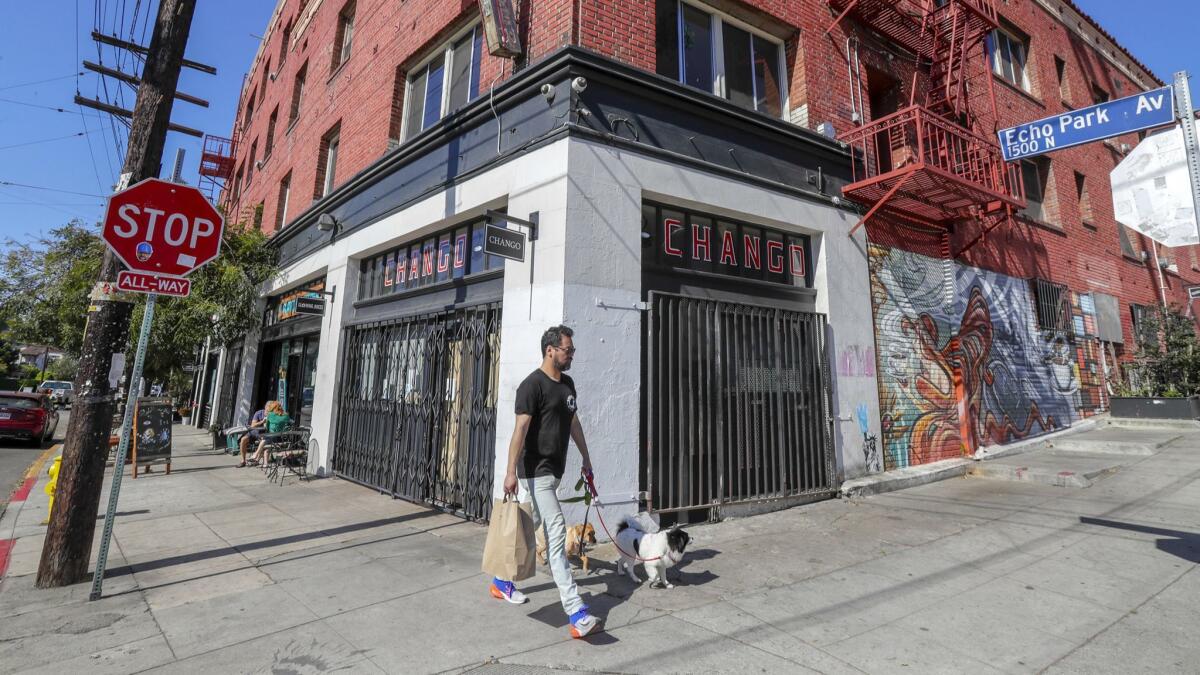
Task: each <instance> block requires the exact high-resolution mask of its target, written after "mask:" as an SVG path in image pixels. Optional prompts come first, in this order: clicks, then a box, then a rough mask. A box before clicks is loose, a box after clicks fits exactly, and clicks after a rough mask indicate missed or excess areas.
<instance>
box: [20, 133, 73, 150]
mask: <svg viewBox="0 0 1200 675" xmlns="http://www.w3.org/2000/svg"><path fill="white" fill-rule="evenodd" d="M90 133H91V132H90V131H80V132H78V133H74V134H69V135H66V136H55V137H54V138H42V139H39V140H36V141H26V142H24V143H15V144H13V145H0V150H11V149H12V148H23V147H25V146H27V145H37V144H39V143H49V142H51V141H61V140H64V139H67V138H75V137H77V136H86V135H88V134H90Z"/></svg>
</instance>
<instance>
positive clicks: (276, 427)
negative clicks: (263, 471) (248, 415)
mask: <svg viewBox="0 0 1200 675" xmlns="http://www.w3.org/2000/svg"><path fill="white" fill-rule="evenodd" d="M266 411H267V434H266V435H265V436H263V438H262V439H261V440H260V441H259V442H258V449H257V450H255V451H254V461H256V462H258V463H259V464H262V463H264V462H266V460H267V451H266V447H267V442H268V441H272V440H274V439H273V438H271V435H272V434H278V433H281V432H283V431H285V430H286V429H287V428H288V425H290V424H291V422H292V418H290V417H288V414H287V413H286V412H284V410H283V404H282V403H280V402H279V401H269V402H268V403H267V407H266Z"/></svg>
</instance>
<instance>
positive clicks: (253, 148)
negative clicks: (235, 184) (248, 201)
mask: <svg viewBox="0 0 1200 675" xmlns="http://www.w3.org/2000/svg"><path fill="white" fill-rule="evenodd" d="M257 154H258V139H257V138H256V139H254V142H253V143H251V144H250V155H249V156H247V157H246V183H247V184H249V183H250V181H251V179H253V178H254V156H255V155H257Z"/></svg>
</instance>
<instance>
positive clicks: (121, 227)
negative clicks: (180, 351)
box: [88, 178, 224, 600]
mask: <svg viewBox="0 0 1200 675" xmlns="http://www.w3.org/2000/svg"><path fill="white" fill-rule="evenodd" d="M223 230H224V220H223V219H222V218H221V215H220V214H219V213H218V212H217V211H216V209H214V208H212V205H211V204H209V203H208V201H207V200H206V199H204V196H203V195H202V194H200V192H199V191H198V190H196V189H195V188H192V187H188V186H185V185H179V184H177V183H169V182H167V181H162V180H158V179H156V178H153V179H148V180H144V181H141V182H140V183H138V184H137V185H134V186H132V187H130V188H128V189H126V190H122V191H121V192H118V193H117V194H115V195H113V196H112V198H110V199H109V202H108V208H107V209H106V211H105V218H104V227H103V228H102V230H101V238H102V239H104V242H105V243H106V244H108V246H109V248H110V249H111V250H112V252H113V253H114V254H115V255H116V256H117V257H118V258H120V259H121V261H122V262H124V263H125V264H126V265H127V266H129V267H130V268H131V269H133V270H134V271H135V272H138V273H141V274H142V275H150V276H153V277H160V279H161V280H176V281H182V280H181V279H180V278H179V276H170V277H167V276H161V275H164V273H165V274H171V275H180V276H182V275H186V274H190V273H191V272H193V271H194V270H196V268H198V267H200V266H202V265H204V264H205V263H207V262H208V261H210V260H212V259H213V258H215V257H216V256H217V253H218V252H219V251H220V248H221V235H222V232H223ZM122 274H125V273H122ZM156 289H157V286H156V287H155V290H156ZM157 299H158V293H157V292H153V291H152V292H150V293H149V294H148V295H147V298H146V309H145V313H144V314H143V315H142V329H141V332H140V333H139V334H138V345H137V355H136V356H135V357H134V361H133V372H132V373H131V374H130V378H129V382H128V383H127V392H126V396H125V414H124V417H123V418H122V420H121V436H120V442H119V444H118V445H117V457H116V460H115V461H114V464H113V467H114V471H113V479H112V486H111V487H110V488H109V493H108V512H107V515H106V516H105V518H104V531H103V532H102V533H101V535H100V550H99V551H98V552H97V553H96V570H95V573H94V574H93V576H92V591H91V593H90V595H89V596H88V597H89V599H91V600H99V599H100V598H101V597H102V595H103V592H104V571H105V569H106V568H107V567H108V550H109V546H110V545H111V543H112V530H113V521H114V520H115V519H116V515H117V500H118V497H119V495H120V493H121V479H122V477H124V475H125V458H126V457H127V456H128V453H129V442H130V439H131V437H132V434H133V413H134V410H135V408H136V407H137V399H138V394H139V393H140V391H141V388H142V369H143V366H144V365H145V363H146V348H147V346H148V345H149V342H150V327H151V325H152V324H153V323H154V305H155V303H156V301H157Z"/></svg>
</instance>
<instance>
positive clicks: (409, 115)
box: [404, 26, 483, 140]
mask: <svg viewBox="0 0 1200 675" xmlns="http://www.w3.org/2000/svg"><path fill="white" fill-rule="evenodd" d="M482 51H483V30H481V29H480V27H479V26H475V27H473V28H471V29H470V30H468V31H467V32H466V33H464V34H462V35H461V36H460V37H458V38H457V39H455V40H451V41H450V42H447V43H446V44H445V45H444V46H443V47H441V48H440V49H438V50H437V52H435V53H434V55H433V57H432V58H431V59H430V60H429V61H426V62H424V63H422V64H421V65H420V66H418V67H417V68H415V69H413V70H412V71H411V72H410V74H409V77H408V94H407V96H405V99H406V102H407V103H406V107H407V111H406V112H405V120H406V121H405V123H404V139H405V140H408V139H410V138H412V137H414V136H416V135H417V134H419V133H421V132H422V131H424V130H425V129H428V128H429V127H431V126H433V125H434V124H436V123H437V121H438V120H440V119H442V117H444V116H446V115H447V114H448V113H450V112H453V111H454V110H457V109H458V108H460V107H462V106H464V105H466V104H467V103H468V102H469V101H472V100H474V99H475V98H476V97H477V96H479V59H480V56H481V52H482Z"/></svg>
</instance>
